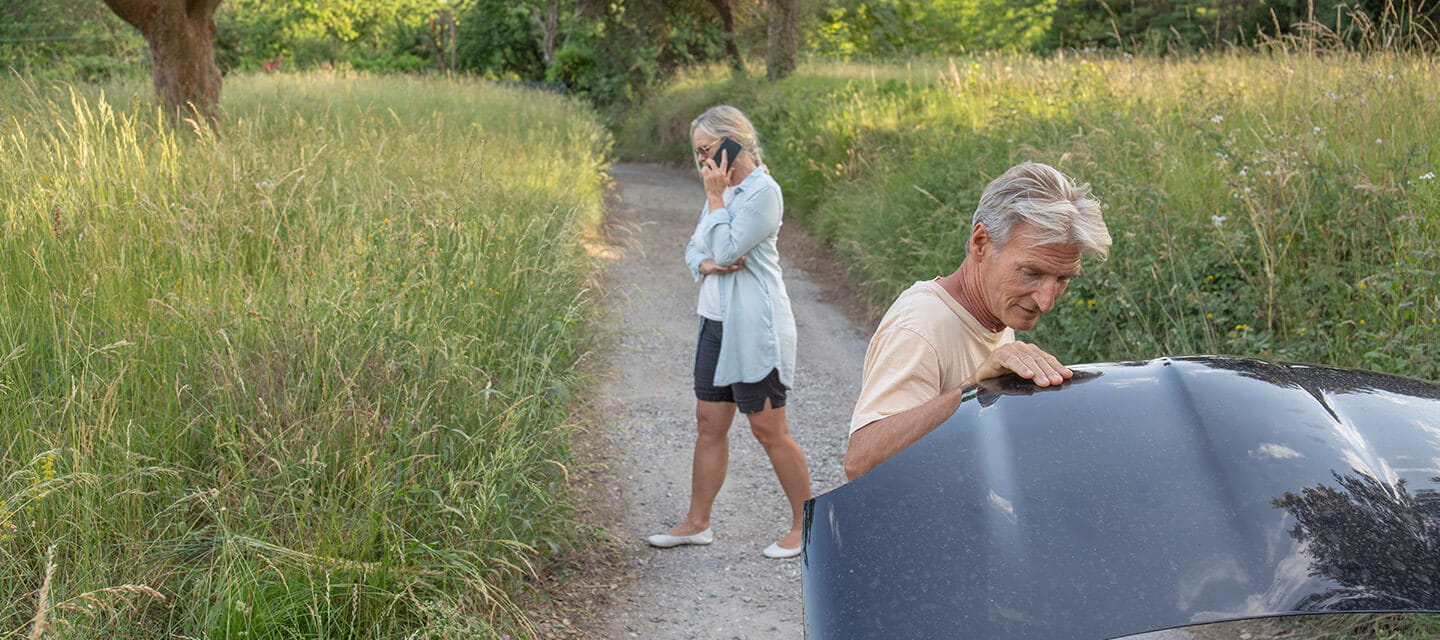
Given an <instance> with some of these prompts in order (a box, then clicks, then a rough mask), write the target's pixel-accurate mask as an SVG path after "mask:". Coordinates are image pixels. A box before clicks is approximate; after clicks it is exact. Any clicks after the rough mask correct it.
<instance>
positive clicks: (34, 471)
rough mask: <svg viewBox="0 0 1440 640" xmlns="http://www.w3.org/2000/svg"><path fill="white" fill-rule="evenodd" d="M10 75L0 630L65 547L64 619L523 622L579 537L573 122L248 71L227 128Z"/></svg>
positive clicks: (58, 584)
mask: <svg viewBox="0 0 1440 640" xmlns="http://www.w3.org/2000/svg"><path fill="white" fill-rule="evenodd" d="M0 89H3V90H0V95H4V96H6V97H7V98H10V99H7V100H5V101H0V172H3V174H4V175H5V176H6V180H5V181H4V182H0V318H3V320H0V423H3V424H5V425H6V428H7V434H9V435H8V437H7V439H6V446H5V449H4V451H5V453H4V456H3V457H0V557H3V558H4V559H5V562H3V563H0V603H3V604H0V628H4V629H7V630H10V632H11V633H12V635H21V634H23V633H24V632H25V631H26V630H28V629H29V628H30V626H31V620H32V619H33V618H34V616H35V614H36V610H35V607H36V603H37V598H36V592H37V590H39V589H40V585H41V581H42V577H43V576H44V575H45V571H46V568H45V567H46V565H47V563H53V565H54V567H55V568H54V579H53V581H52V584H51V586H50V588H49V591H48V593H47V595H48V602H49V603H50V608H49V609H48V611H47V616H48V621H49V624H50V625H51V627H52V628H55V629H62V628H63V629H65V637H69V638H103V637H126V638H157V639H158V638H172V637H179V636H184V637H197V638H198V637H211V638H220V637H228V638H238V637H245V638H249V639H266V638H275V639H278V638H295V637H305V638H401V637H416V638H420V637H430V638H443V637H452V638H453V637H500V635H501V634H502V633H506V634H510V635H511V636H512V637H515V638H517V639H518V638H522V637H530V638H533V637H535V635H536V634H535V633H534V632H533V629H530V623H529V622H528V621H527V619H526V617H525V615H524V614H523V613H521V612H520V610H519V608H518V606H517V598H522V599H523V598H525V597H526V596H525V594H526V593H527V587H526V584H527V581H529V580H531V579H533V577H534V576H535V575H536V574H537V572H538V571H539V570H540V569H542V568H543V567H545V566H547V565H548V564H549V563H551V562H553V561H554V559H555V558H556V557H557V554H560V553H563V552H564V551H565V550H566V549H568V548H571V547H572V546H573V545H576V544H584V543H586V542H587V540H586V539H585V538H584V537H583V534H578V533H576V532H575V531H574V527H575V525H574V524H573V523H572V522H571V521H570V519H569V518H570V516H569V507H568V505H567V502H566V497H565V494H564V476H565V464H566V462H567V455H568V454H567V451H568V447H567V444H566V431H565V429H564V425H565V424H567V422H568V416H567V413H566V409H567V407H568V406H570V403H571V402H572V400H573V398H574V397H575V396H576V393H577V390H579V389H581V388H583V385H584V384H585V381H584V380H583V379H581V378H580V377H579V376H578V375H577V373H576V364H577V362H578V361H579V359H580V358H581V354H582V353H583V350H584V348H585V341H584V340H585V337H584V335H583V332H582V327H583V321H584V319H585V318H586V315H587V311H586V309H587V306H586V304H585V301H584V299H583V292H584V288H585V286H586V281H587V280H586V278H587V274H588V273H589V272H590V271H591V265H590V264H589V259H588V258H587V257H586V256H585V255H584V254H583V252H582V251H581V250H580V248H579V242H578V239H579V238H580V236H581V235H582V234H585V233H587V232H588V231H589V230H591V229H592V228H593V227H594V225H595V224H596V223H597V222H598V218H599V215H600V209H601V198H602V192H603V183H604V179H605V178H604V174H603V166H602V163H603V161H604V160H603V158H604V157H605V155H606V151H607V149H608V145H609V139H608V135H607V134H606V133H605V132H604V130H603V129H602V128H601V127H600V126H599V125H598V123H597V122H596V120H595V118H594V116H593V114H592V112H590V111H589V110H588V109H585V108H583V107H582V106H581V105H579V104H577V103H576V102H574V101H569V100H565V99H562V98H560V97H557V96H553V95H550V94H537V93H534V92H528V91H512V90H504V89H499V88H496V87H494V86H493V85H482V84H475V83H468V82H444V81H437V80H422V79H415V78H410V79H406V78H390V79H376V78H369V77H363V76H362V77H356V76H342V75H335V74H329V75H308V76H296V75H290V74H277V75H273V76H258V77H257V76H242V77H232V78H231V79H230V80H229V82H228V84H227V104H226V109H225V117H224V119H223V121H222V123H221V127H223V131H224V136H223V137H217V136H215V135H213V134H212V133H211V132H209V131H207V130H203V129H202V130H199V131H188V130H185V131H181V130H176V129H175V128H173V127H172V126H171V125H170V124H169V123H168V121H166V120H165V119H164V118H162V117H161V115H160V114H159V113H158V112H156V111H153V110H150V109H147V108H146V107H144V106H140V105H143V104H145V102H144V101H138V100H137V101H136V102H137V103H138V104H132V103H131V101H130V100H125V99H121V100H118V101H117V100H115V99H114V98H111V97H107V95H106V94H101V93H100V92H99V91H97V90H79V91H67V90H66V89H65V88H63V87H37V86H35V85H33V84H30V83H26V82H20V81H16V80H13V79H11V80H0ZM142 93H143V88H142V87H140V86H139V85H138V83H137V84H118V85H115V86H113V87H112V90H111V91H110V92H108V95H110V96H113V95H120V96H133V95H138V94H142ZM52 549H53V551H51V550H52ZM16 630H19V633H16Z"/></svg>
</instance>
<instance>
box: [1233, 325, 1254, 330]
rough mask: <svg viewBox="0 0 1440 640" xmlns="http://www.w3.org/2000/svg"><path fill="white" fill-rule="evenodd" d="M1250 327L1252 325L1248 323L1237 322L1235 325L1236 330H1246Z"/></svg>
mask: <svg viewBox="0 0 1440 640" xmlns="http://www.w3.org/2000/svg"><path fill="white" fill-rule="evenodd" d="M1249 328H1250V325H1248V324H1237V325H1235V330H1236V331H1245V330H1246V329H1249Z"/></svg>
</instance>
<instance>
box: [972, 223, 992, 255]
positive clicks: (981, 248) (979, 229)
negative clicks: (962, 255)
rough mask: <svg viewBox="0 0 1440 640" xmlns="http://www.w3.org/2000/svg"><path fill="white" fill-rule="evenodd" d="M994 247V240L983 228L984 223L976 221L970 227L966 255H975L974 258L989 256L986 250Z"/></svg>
mask: <svg viewBox="0 0 1440 640" xmlns="http://www.w3.org/2000/svg"><path fill="white" fill-rule="evenodd" d="M994 247H995V241H994V240H993V239H992V238H991V237H990V232H989V231H988V230H986V229H985V223H983V222H977V223H975V226H974V227H971V229H970V241H969V242H968V243H966V247H965V252H966V255H971V256H975V259H977V260H979V259H982V258H986V257H989V256H988V255H987V254H988V252H989V251H990V250H991V249H993V248H994Z"/></svg>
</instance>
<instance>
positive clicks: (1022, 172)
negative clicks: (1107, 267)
mask: <svg viewBox="0 0 1440 640" xmlns="http://www.w3.org/2000/svg"><path fill="white" fill-rule="evenodd" d="M1017 222H1026V223H1029V224H1030V225H1031V226H1033V227H1035V228H1036V229H1038V230H1039V232H1040V234H1039V238H1038V239H1037V240H1036V241H1035V243H1034V245H1032V246H1035V245H1042V244H1053V243H1057V242H1058V243H1063V244H1069V245H1073V246H1075V247H1076V248H1078V249H1080V251H1081V252H1083V253H1085V254H1088V255H1092V256H1095V257H1097V258H1099V259H1101V260H1104V259H1106V258H1107V257H1109V255H1110V231H1109V230H1108V229H1106V228H1105V219H1104V218H1102V217H1101V215H1100V203H1099V202H1098V201H1096V200H1095V199H1094V198H1092V197H1090V185H1088V184H1085V185H1080V186H1078V187H1077V186H1075V183H1074V182H1072V181H1071V180H1070V178H1067V177H1065V174H1063V173H1060V172H1059V171H1057V170H1056V169H1055V168H1054V167H1052V166H1050V165H1048V164H1040V163H1038V162H1024V163H1021V164H1018V165H1015V166H1013V167H1011V168H1010V170H1009V171H1006V172H1005V173H1004V174H1003V175H1001V176H1000V177H998V178H996V179H994V180H991V181H990V184H989V185H986V187H985V192H984V193H983V194H981V195H980V206H978V207H975V219H974V221H973V222H972V223H971V228H972V229H973V228H974V225H977V224H981V223H984V225H985V230H986V231H987V232H989V234H990V237H991V238H992V239H993V240H994V241H995V246H996V248H1001V247H1004V246H1005V243H1006V242H1007V241H1008V240H1009V239H1010V231H1011V229H1012V228H1013V227H1014V226H1015V223H1017Z"/></svg>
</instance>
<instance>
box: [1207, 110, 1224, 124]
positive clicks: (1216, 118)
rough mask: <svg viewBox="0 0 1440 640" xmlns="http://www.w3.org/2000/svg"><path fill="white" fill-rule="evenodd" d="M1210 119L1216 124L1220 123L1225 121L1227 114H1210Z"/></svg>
mask: <svg viewBox="0 0 1440 640" xmlns="http://www.w3.org/2000/svg"><path fill="white" fill-rule="evenodd" d="M1210 121H1211V122H1214V123H1215V124H1220V123H1221V122H1224V121H1225V116H1222V115H1220V114H1218V113H1217V114H1215V115H1213V116H1210Z"/></svg>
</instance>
